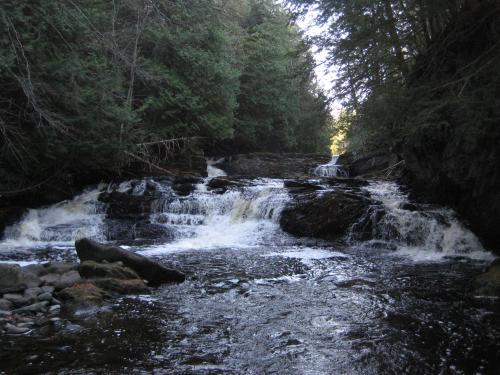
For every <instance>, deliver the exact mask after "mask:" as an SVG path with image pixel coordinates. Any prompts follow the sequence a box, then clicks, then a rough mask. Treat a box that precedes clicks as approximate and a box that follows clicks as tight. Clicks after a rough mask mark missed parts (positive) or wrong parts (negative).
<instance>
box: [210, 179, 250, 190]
mask: <svg viewBox="0 0 500 375" xmlns="http://www.w3.org/2000/svg"><path fill="white" fill-rule="evenodd" d="M242 186H245V183H244V182H242V181H238V180H234V179H230V178H228V177H215V178H212V179H211V180H210V181H209V182H208V184H207V188H208V190H216V191H217V192H219V193H224V192H226V191H227V189H229V188H231V187H233V188H234V187H242Z"/></svg>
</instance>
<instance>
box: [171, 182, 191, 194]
mask: <svg viewBox="0 0 500 375" xmlns="http://www.w3.org/2000/svg"><path fill="white" fill-rule="evenodd" d="M195 188H196V185H195V184H192V183H176V184H173V185H172V189H174V190H175V192H176V193H177V195H180V196H182V197H185V196H188V195H189V194H191V193H192V192H193V191H194V189H195Z"/></svg>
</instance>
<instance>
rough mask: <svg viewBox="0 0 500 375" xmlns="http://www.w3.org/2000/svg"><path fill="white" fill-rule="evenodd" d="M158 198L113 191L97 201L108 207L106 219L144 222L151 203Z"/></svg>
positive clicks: (149, 195) (102, 195) (104, 194)
mask: <svg viewBox="0 0 500 375" xmlns="http://www.w3.org/2000/svg"><path fill="white" fill-rule="evenodd" d="M159 197H160V195H159V194H156V195H155V194H143V195H133V194H129V193H120V192H117V191H114V192H112V193H103V194H101V196H100V197H99V200H100V201H102V202H105V203H107V205H108V207H107V210H106V217H107V218H108V219H121V220H123V219H132V220H144V219H147V218H148V217H149V215H150V213H151V207H152V205H153V202H154V201H155V200H157V199H159Z"/></svg>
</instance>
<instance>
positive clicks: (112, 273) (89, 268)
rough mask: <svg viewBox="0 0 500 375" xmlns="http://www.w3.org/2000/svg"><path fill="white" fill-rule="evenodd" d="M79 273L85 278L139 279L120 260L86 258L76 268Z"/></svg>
mask: <svg viewBox="0 0 500 375" xmlns="http://www.w3.org/2000/svg"><path fill="white" fill-rule="evenodd" d="M78 272H80V275H81V276H82V277H84V278H86V279H92V278H114V279H122V280H126V279H139V275H137V273H136V272H135V271H134V270H132V269H130V268H129V267H125V266H124V265H123V263H122V262H115V263H97V262H95V261H93V260H86V261H84V262H82V263H81V264H80V267H79V268H78Z"/></svg>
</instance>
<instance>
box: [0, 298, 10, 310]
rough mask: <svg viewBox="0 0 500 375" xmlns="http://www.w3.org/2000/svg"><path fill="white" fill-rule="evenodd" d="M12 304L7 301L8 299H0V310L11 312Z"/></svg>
mask: <svg viewBox="0 0 500 375" xmlns="http://www.w3.org/2000/svg"><path fill="white" fill-rule="evenodd" d="M12 307H13V303H12V301H9V300H8V299H5V298H0V310H3V311H6V310H12Z"/></svg>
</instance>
